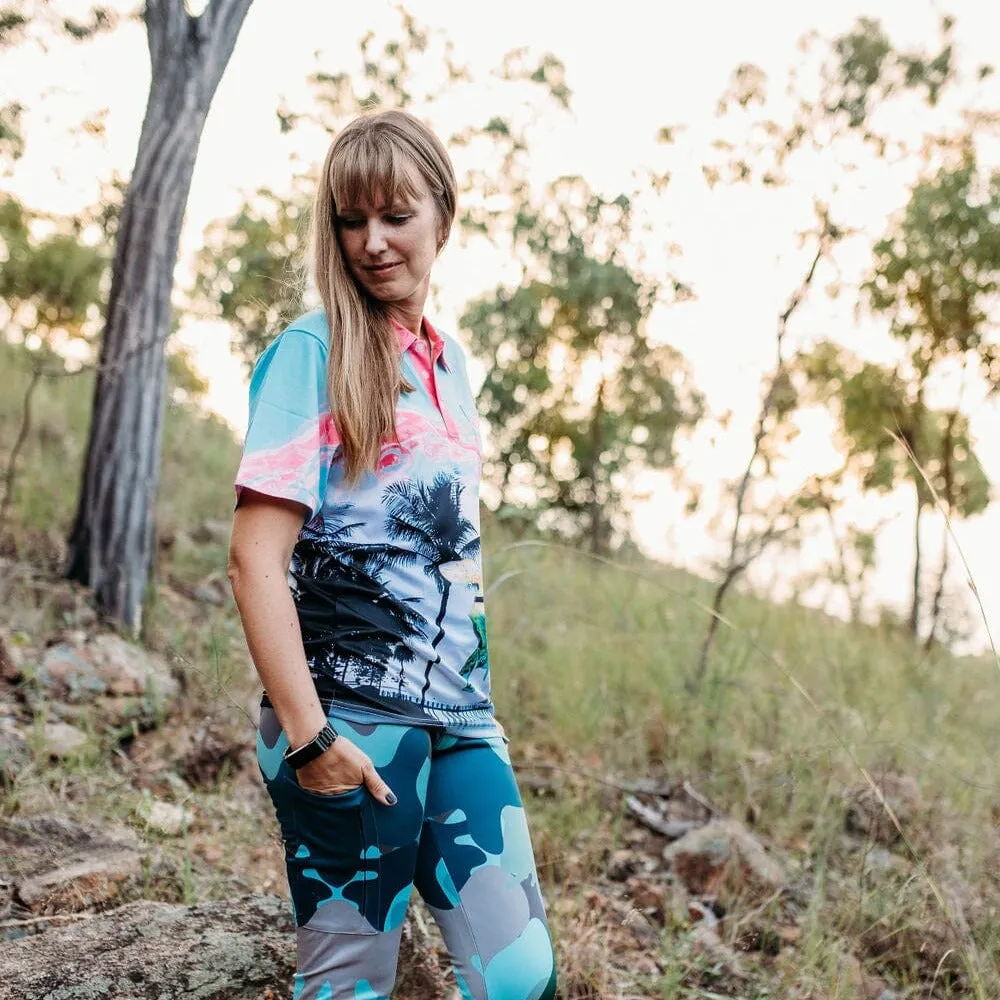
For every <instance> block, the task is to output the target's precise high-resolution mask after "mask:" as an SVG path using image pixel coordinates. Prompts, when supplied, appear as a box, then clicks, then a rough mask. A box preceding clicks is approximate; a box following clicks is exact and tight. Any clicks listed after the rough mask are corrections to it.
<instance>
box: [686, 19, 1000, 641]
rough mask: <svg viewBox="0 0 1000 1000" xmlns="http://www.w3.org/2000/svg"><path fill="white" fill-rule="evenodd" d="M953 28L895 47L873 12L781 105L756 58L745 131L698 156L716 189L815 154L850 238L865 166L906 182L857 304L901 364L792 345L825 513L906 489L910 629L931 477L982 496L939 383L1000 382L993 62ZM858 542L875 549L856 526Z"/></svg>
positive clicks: (952, 404) (732, 106) (749, 70)
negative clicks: (988, 151)
mask: <svg viewBox="0 0 1000 1000" xmlns="http://www.w3.org/2000/svg"><path fill="white" fill-rule="evenodd" d="M954 28H955V23H954V20H953V19H952V18H947V17H946V18H943V19H942V21H941V23H940V39H939V42H937V43H936V44H935V45H934V46H932V47H931V48H930V49H924V48H912V49H904V48H901V47H896V46H894V45H893V43H892V41H891V40H890V39H889V37H888V36H887V35H886V34H885V32H884V31H883V29H882V27H881V25H880V23H879V22H878V21H876V20H873V19H870V18H862V19H860V20H859V21H858V22H857V23H856V24H855V25H854V26H853V28H852V29H851V30H850V31H848V32H846V33H845V34H843V35H840V36H838V37H836V38H834V39H833V40H831V41H829V42H828V43H827V42H821V40H819V39H818V38H817V37H815V36H812V37H810V38H807V39H805V40H804V44H803V46H802V51H803V52H804V53H805V57H804V58H805V60H806V63H805V68H806V70H810V71H811V70H815V69H816V68H817V67H818V73H816V74H815V76H814V77H807V75H806V74H805V73H803V72H801V69H802V68H801V67H800V68H799V70H798V71H797V73H796V75H795V76H794V77H793V78H792V79H791V80H790V82H789V85H788V87H787V88H786V92H785V94H784V95H782V97H781V98H780V99H778V100H777V101H775V102H773V103H772V101H771V99H770V86H771V81H769V80H768V78H767V75H766V74H765V73H764V72H763V71H762V70H760V69H759V68H758V67H756V66H754V65H752V64H744V65H741V66H739V67H737V69H736V71H735V72H734V74H733V77H732V80H731V84H730V87H729V88H728V90H727V92H726V93H725V95H724V96H723V99H722V101H721V102H720V109H721V110H722V111H724V112H725V113H726V114H727V116H729V117H730V118H731V119H732V118H735V119H738V120H739V121H741V122H742V125H743V128H744V132H743V136H742V138H741V140H740V141H739V142H732V141H729V140H728V139H727V140H726V141H720V142H719V143H718V144H717V145H716V148H715V155H714V159H713V161H712V162H710V163H708V164H706V166H705V176H706V180H707V181H708V183H709V184H710V185H715V184H717V183H720V182H723V181H727V180H728V181H732V182H754V183H758V184H760V185H761V186H762V187H763V188H771V189H777V188H780V187H783V186H785V185H787V184H788V183H789V181H791V180H793V179H795V178H796V177H797V176H798V171H799V170H800V169H801V168H803V167H804V168H806V169H811V170H815V167H816V165H817V163H818V162H819V160H820V158H821V159H822V162H823V165H824V166H823V173H822V176H823V178H824V185H823V190H822V191H817V190H816V185H815V181H813V182H812V187H811V189H810V190H811V191H813V192H814V195H813V196H814V197H822V198H823V199H825V201H826V203H827V204H828V205H829V206H830V210H831V211H835V212H836V213H837V214H838V215H839V216H840V217H841V224H842V225H843V226H844V230H845V232H844V237H845V240H851V241H854V243H855V246H856V245H857V241H859V240H864V239H865V238H866V237H867V234H868V232H870V226H869V224H868V223H867V222H866V220H863V219H861V217H860V216H859V215H858V206H859V205H860V204H861V199H860V198H859V197H858V196H857V195H858V187H857V185H858V183H859V182H862V181H863V180H864V177H865V171H866V170H870V169H873V167H875V168H877V167H879V166H884V165H886V164H887V163H891V164H892V168H893V171H894V173H895V175H896V176H897V177H902V178H905V179H906V181H907V182H908V187H909V195H908V198H907V200H906V203H905V205H904V206H903V207H902V208H901V209H900V210H899V211H898V212H896V213H895V214H893V213H892V211H891V209H890V210H889V211H888V212H887V215H890V216H891V221H890V224H889V226H888V228H887V230H886V232H885V233H884V235H883V236H882V237H881V238H879V239H878V240H876V241H875V242H874V243H871V242H869V243H868V244H867V245H866V249H867V251H868V253H869V254H870V255H871V261H872V263H871V266H870V268H869V269H868V273H867V274H866V275H864V276H863V277H862V278H861V280H860V287H858V288H857V289H856V293H857V298H856V308H857V309H858V310H859V311H861V312H867V313H869V314H870V315H871V316H872V317H873V318H875V319H880V320H882V321H883V322H884V323H885V324H886V329H887V332H888V335H889V336H891V337H892V339H893V340H894V341H895V342H896V344H897V354H898V357H899V360H898V362H897V363H896V364H895V365H882V364H874V363H871V362H868V361H866V360H863V359H861V358H857V357H854V356H853V355H851V354H850V353H849V352H843V351H840V350H839V349H838V348H836V347H835V345H833V344H832V343H831V342H829V339H828V338H823V337H822V336H817V332H818V331H813V332H812V341H813V343H814V346H813V347H811V348H810V347H807V346H805V345H804V344H800V345H799V348H798V349H797V351H796V352H795V353H796V359H795V362H794V365H793V366H792V368H791V369H790V375H791V379H790V387H791V388H790V392H791V393H792V398H793V400H794V398H795V394H796V393H797V392H801V394H802V395H801V398H800V399H799V402H800V403H801V404H802V405H808V404H810V403H814V402H816V401H817V400H822V401H823V402H824V404H825V405H828V406H829V407H830V408H831V410H832V411H833V412H834V414H835V417H836V419H837V422H838V442H839V443H840V444H841V446H842V449H843V452H842V453H843V467H842V468H841V469H840V470H839V473H838V474H836V475H834V476H831V477H830V489H829V490H828V491H827V492H826V493H825V495H824V496H823V497H822V498H821V502H820V503H819V504H818V507H817V509H818V510H825V511H826V513H827V515H828V516H831V520H832V515H831V512H832V511H833V510H834V509H835V507H836V506H837V504H839V502H840V501H841V500H842V499H843V497H844V496H846V495H847V493H848V492H849V491H850V489H851V488H852V487H851V484H854V485H855V486H859V487H860V488H861V489H865V490H867V489H872V490H889V489H892V488H893V487H894V486H896V485H898V484H901V483H904V482H906V483H909V484H910V485H911V486H912V488H913V491H914V498H915V518H914V522H915V523H914V538H915V540H916V546H915V557H914V566H913V583H912V594H911V601H910V614H909V625H910V629H911V631H912V633H913V634H914V635H915V636H916V635H918V633H919V632H920V630H921V628H922V626H923V617H924V616H923V614H922V588H923V586H924V584H923V583H922V577H923V573H922V548H921V543H920V527H921V517H922V514H923V512H924V511H925V510H926V508H927V507H928V505H929V504H930V503H932V502H933V494H932V492H931V490H930V489H929V488H928V487H927V485H926V482H925V479H924V476H925V475H926V476H927V478H928V479H929V480H930V482H931V483H932V484H934V487H935V489H936V490H937V492H938V494H939V497H940V498H941V501H942V504H943V506H944V508H945V510H946V513H947V514H948V515H950V516H957V517H961V516H970V515H971V514H974V513H976V512H978V511H980V510H982V509H983V507H984V506H985V504H986V503H987V502H988V484H987V483H986V482H985V478H984V475H983V471H982V467H981V466H980V464H979V462H978V460H977V459H976V457H975V452H974V441H973V440H972V439H971V435H970V432H969V424H968V417H967V414H965V413H963V412H962V403H961V389H960V390H959V391H958V392H957V393H955V394H952V395H951V396H950V397H949V398H947V399H946V400H944V401H942V400H938V401H937V402H935V403H933V405H932V403H931V401H930V400H929V398H928V394H929V392H931V390H932V389H933V387H934V386H935V384H937V385H938V386H939V387H940V384H941V382H940V377H941V375H942V374H943V373H944V372H945V371H946V370H951V371H955V370H958V371H960V372H962V373H963V377H962V378H961V379H960V380H959V382H962V383H963V384H964V385H965V386H966V387H968V386H969V385H970V384H971V383H972V382H973V381H974V380H975V378H979V379H980V380H981V381H982V380H985V383H986V387H987V390H988V391H989V392H993V391H995V388H996V385H997V381H998V378H1000V362H998V348H997V346H996V343H995V337H994V339H993V341H991V339H990V330H991V319H990V316H989V309H990V307H991V305H992V302H993V300H994V298H995V290H996V280H997V274H998V272H997V232H998V225H997V223H998V218H1000V215H998V211H997V196H996V190H997V188H996V179H995V175H991V174H990V173H989V171H987V170H984V169H983V168H982V167H981V166H979V165H978V152H979V149H980V147H981V145H982V144H983V143H984V142H986V141H989V140H990V139H991V137H993V138H995V136H996V134H997V131H998V124H1000V114H998V112H997V110H996V109H993V110H989V109H987V110H983V108H982V106H981V102H980V101H979V100H978V97H977V95H976V93H975V90H976V88H978V87H979V86H980V85H981V84H982V81H985V80H987V79H989V77H990V76H991V74H992V72H993V70H992V67H990V66H985V65H984V66H977V67H975V68H974V70H973V72H972V73H971V74H969V73H963V72H962V71H961V68H960V67H959V65H958V63H957V57H956V53H957V48H956V45H955V41H954ZM970 87H971V88H972V90H971V92H970ZM789 98H790V100H789ZM963 101H964V102H966V103H964V104H963ZM789 107H790V109H791V110H790V111H789V110H788V109H789ZM900 112H908V113H909V115H910V116H912V115H914V114H917V115H919V116H920V120H921V123H922V126H923V127H922V128H921V130H920V131H919V134H918V135H917V136H916V138H914V135H913V134H912V132H911V133H910V134H907V132H906V130H903V131H899V130H894V129H893V126H894V123H898V122H899V120H900ZM782 115H783V116H782ZM831 167H832V168H833V169H830V168H831ZM815 176H816V175H815V173H812V174H810V177H811V178H815ZM827 178H829V182H826V180H825V179H827ZM833 262H834V263H836V260H835V259H833ZM828 289H829V290H830V291H831V293H832V294H833V295H835V296H836V295H841V294H844V293H845V292H846V291H847V289H846V288H845V287H844V286H843V284H842V281H841V279H840V277H839V276H838V272H837V271H836V270H834V271H833V272H832V278H831V280H830V282H829V284H828ZM793 369H794V371H793ZM794 409H795V405H793V406H792V410H794ZM859 543H860V544H861V546H862V548H864V547H865V546H867V547H868V549H869V550H870V548H871V546H870V544H869V543H868V542H866V541H865V540H864V538H863V537H862V536H859ZM945 551H947V550H945ZM870 556H871V553H870V551H869V553H868V556H867V557H866V558H864V559H861V560H860V561H859V566H860V567H861V568H860V570H859V571H860V572H866V571H867V569H868V567H869V566H870V564H871V558H870ZM841 568H844V565H843V563H842V567H841ZM946 569H947V562H946V559H945V560H944V561H943V564H942V566H941V567H940V569H939V574H938V580H937V585H936V589H935V597H934V600H933V606H932V613H931V622H930V628H929V634H928V642H930V641H932V639H933V636H934V633H935V629H936V627H937V625H938V617H939V612H940V609H941V606H942V595H943V589H944V573H945V571H946Z"/></svg>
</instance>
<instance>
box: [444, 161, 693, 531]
mask: <svg viewBox="0 0 1000 1000" xmlns="http://www.w3.org/2000/svg"><path fill="white" fill-rule="evenodd" d="M630 208H631V206H630V203H629V200H628V199H627V198H625V197H619V198H615V199H613V200H610V201H609V200H606V199H604V198H602V197H600V196H599V195H596V194H594V193H593V192H591V191H590V190H589V189H588V188H587V186H586V185H585V184H584V182H583V181H582V180H581V179H580V178H563V179H562V180H561V181H559V182H557V183H556V184H554V185H552V186H551V188H550V189H549V190H548V191H547V192H546V194H545V197H544V199H543V200H542V201H541V202H540V203H539V205H538V206H537V207H532V206H528V205H522V206H521V208H520V210H519V211H518V213H517V215H516V216H515V218H514V220H513V224H512V231H513V238H514V239H515V241H516V242H517V243H519V244H523V245H524V246H525V247H527V249H528V251H529V253H530V260H531V261H532V263H531V265H530V267H529V269H528V270H527V271H526V274H525V277H524V279H523V281H522V283H521V284H520V285H519V286H518V287H516V288H513V289H510V288H505V287H502V286H501V287H498V288H496V289H495V290H494V291H493V292H492V293H490V294H488V295H485V296H482V297H481V298H479V299H478V300H476V301H474V302H473V303H471V304H470V305H469V307H468V309H467V311H466V312H465V314H464V315H463V317H462V325H463V326H464V327H465V328H466V329H468V330H469V331H470V335H471V338H472V348H473V352H474V353H475V354H476V355H477V356H479V357H480V358H482V359H485V360H487V361H488V368H487V374H486V380H485V382H484V384H483V387H482V389H481V390H480V406H481V409H482V412H483V413H484V415H485V416H486V418H487V419H488V421H489V423H490V427H491V431H492V448H493V451H492V453H491V455H490V456H489V457H488V460H487V462H486V464H485V469H484V471H485V474H486V476H487V477H488V478H490V479H492V480H493V482H494V485H495V486H496V487H497V488H498V490H499V491H500V494H501V502H502V503H510V502H516V498H517V497H518V496H521V497H523V496H524V492H525V489H527V490H528V491H529V493H530V494H531V496H532V497H533V499H531V500H530V501H528V505H529V506H530V507H533V508H534V509H535V510H540V511H546V510H547V511H550V512H552V513H553V514H555V515H556V516H550V518H549V520H550V521H551V523H552V526H553V527H554V528H555V530H557V531H560V532H561V533H562V534H564V535H565V536H567V537H570V538H578V537H589V539H590V542H591V546H592V548H594V549H595V550H600V549H603V548H604V547H605V546H606V544H607V541H608V539H609V537H610V535H611V532H612V529H613V528H614V529H615V530H616V531H617V532H618V534H619V537H621V535H622V531H621V527H622V523H623V517H622V515H623V510H624V499H625V497H624V492H623V484H624V483H625V482H626V481H627V480H628V478H629V476H630V474H632V473H634V472H635V471H636V469H638V468H639V467H640V466H651V467H658V468H664V467H667V466H669V465H670V463H671V461H672V459H673V447H672V444H673V435H674V433H675V431H676V430H677V428H678V427H679V426H681V425H683V424H686V423H691V422H694V421H695V420H697V419H698V418H699V416H700V413H701V405H702V404H701V398H700V396H699V394H698V393H697V392H696V391H695V390H694V389H693V388H691V386H690V385H689V382H688V379H687V374H686V371H685V366H684V362H683V359H682V358H681V357H680V356H679V355H678V354H677V352H676V351H674V350H673V349H672V348H670V347H667V346H665V345H654V344H651V343H650V341H649V339H648V337H647V334H646V330H645V322H646V319H647V317H648V315H649V311H650V308H651V307H652V304H653V302H654V298H655V292H656V288H655V286H654V285H653V284H652V283H651V282H647V281H643V280H641V279H640V278H638V277H637V276H636V275H635V274H634V273H633V272H632V270H631V269H630V268H629V267H628V266H627V265H626V264H625V263H624V262H623V260H622V257H621V247H622V245H623V244H624V243H625V241H626V240H627V238H628V235H629V225H630ZM588 379H589V380H590V381H591V383H592V384H593V385H594V390H593V392H588V393H587V394H586V395H585V397H584V398H583V399H581V398H580V392H579V389H580V386H581V384H586V381H587V380H588ZM522 502H523V501H522Z"/></svg>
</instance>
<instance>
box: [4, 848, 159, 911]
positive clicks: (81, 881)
mask: <svg viewBox="0 0 1000 1000" xmlns="http://www.w3.org/2000/svg"><path fill="white" fill-rule="evenodd" d="M140 874H141V863H140V858H139V854H138V853H137V852H136V851H132V850H129V849H128V848H118V849H114V848H110V849H108V848H105V849H98V850H95V851H92V852H88V856H87V857H86V858H84V859H83V860H81V861H77V862H75V863H73V864H69V865H63V866H61V867H59V868H56V869H55V870H53V871H50V872H45V873H44V874H43V875H36V876H35V877H33V878H28V879H25V880H24V881H23V882H21V883H20V884H19V885H18V886H17V888H16V890H15V892H16V895H17V898H18V900H19V901H20V902H21V903H23V904H24V905H25V906H27V907H28V909H29V910H31V911H32V912H33V913H66V912H76V911H78V910H89V909H92V908H94V907H95V906H99V905H103V904H106V903H108V902H109V901H113V900H114V899H115V897H120V896H121V894H122V893H121V886H122V885H123V884H127V883H129V882H132V881H135V880H138V878H139V876H140ZM118 901H119V902H120V899H119V900H118Z"/></svg>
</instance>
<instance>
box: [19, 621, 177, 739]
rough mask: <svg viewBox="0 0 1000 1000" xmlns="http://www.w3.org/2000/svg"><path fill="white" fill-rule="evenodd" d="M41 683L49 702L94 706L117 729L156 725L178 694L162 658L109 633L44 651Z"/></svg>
mask: <svg viewBox="0 0 1000 1000" xmlns="http://www.w3.org/2000/svg"><path fill="white" fill-rule="evenodd" d="M38 681H39V683H40V684H42V686H43V687H44V688H45V689H46V691H47V693H48V694H49V696H50V697H51V698H53V699H55V700H63V701H67V702H70V703H73V704H86V705H87V706H88V708H89V707H90V706H93V707H94V708H95V709H96V710H97V711H96V714H97V715H98V716H99V717H100V720H101V721H102V722H104V723H105V724H106V725H108V726H112V727H116V728H117V727H123V726H126V725H128V724H129V723H131V722H137V723H138V724H140V725H145V726H148V725H152V724H154V723H155V722H156V721H158V720H159V719H160V718H162V715H163V714H164V713H166V712H167V711H168V710H169V708H170V707H171V706H172V704H173V703H174V701H175V700H176V698H177V696H178V695H179V693H180V685H179V684H178V683H177V681H176V680H175V679H174V677H173V676H172V675H171V673H170V670H169V669H168V667H167V665H166V664H165V663H164V662H163V661H162V660H161V659H160V658H159V657H158V656H155V655H153V654H152V653H149V652H147V651H146V650H144V649H142V648H141V647H139V646H135V645H132V644H131V643H128V642H126V641H125V640H124V639H122V638H120V637H119V636H117V635H113V634H111V633H103V634H100V635H96V636H94V637H93V638H90V639H88V638H87V637H86V636H85V635H84V634H83V633H81V632H79V631H77V632H74V633H70V634H68V635H66V636H64V638H63V640H62V641H60V642H57V643H56V644H55V645H52V646H50V647H49V648H48V649H47V650H46V651H45V653H44V655H43V657H42V661H41V664H40V665H39V668H38Z"/></svg>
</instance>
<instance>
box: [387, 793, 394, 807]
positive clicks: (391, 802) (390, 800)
mask: <svg viewBox="0 0 1000 1000" xmlns="http://www.w3.org/2000/svg"><path fill="white" fill-rule="evenodd" d="M385 801H386V802H388V803H389V805H391V806H394V805H395V804H396V796H395V795H393V794H392V792H388V793H387V794H386V797H385Z"/></svg>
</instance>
